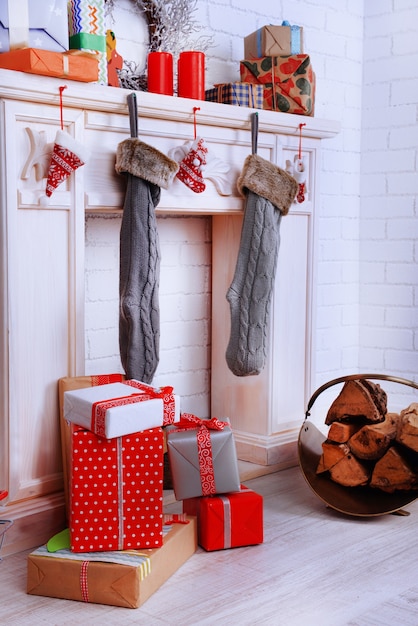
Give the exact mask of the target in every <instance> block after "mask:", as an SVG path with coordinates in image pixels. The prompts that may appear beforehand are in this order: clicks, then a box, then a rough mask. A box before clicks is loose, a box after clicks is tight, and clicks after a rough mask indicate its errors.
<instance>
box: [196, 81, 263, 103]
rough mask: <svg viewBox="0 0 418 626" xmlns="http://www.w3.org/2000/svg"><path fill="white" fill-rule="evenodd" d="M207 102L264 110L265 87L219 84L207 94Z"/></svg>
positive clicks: (245, 84)
mask: <svg viewBox="0 0 418 626" xmlns="http://www.w3.org/2000/svg"><path fill="white" fill-rule="evenodd" d="M205 100H207V101H209V102H223V103H224V104H235V105H237V106H244V107H251V108H253V109H262V108H263V86H262V85H256V84H254V83H241V82H238V81H237V82H234V83H219V84H217V85H215V86H214V87H213V88H212V89H207V90H206V92H205Z"/></svg>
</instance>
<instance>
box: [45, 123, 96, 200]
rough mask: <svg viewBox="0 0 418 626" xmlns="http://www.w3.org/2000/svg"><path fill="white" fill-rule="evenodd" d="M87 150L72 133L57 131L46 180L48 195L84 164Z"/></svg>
mask: <svg viewBox="0 0 418 626" xmlns="http://www.w3.org/2000/svg"><path fill="white" fill-rule="evenodd" d="M86 158H87V150H86V149H85V147H84V146H82V145H81V144H80V143H79V142H78V141H76V140H75V139H74V138H73V137H71V135H69V134H68V133H65V132H64V131H62V130H59V131H57V135H56V137H55V144H54V149H53V151H52V155H51V162H50V164H49V168H48V176H47V181H46V195H47V196H48V198H49V197H51V195H52V193H53V191H55V189H56V188H57V187H58V185H60V184H61V183H62V182H64V180H66V179H67V178H68V177H69V176H70V175H71V174H72V173H73V172H74V171H75V170H76V169H77V168H79V167H80V166H81V165H84V163H85V162H86Z"/></svg>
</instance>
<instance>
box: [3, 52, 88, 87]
mask: <svg viewBox="0 0 418 626" xmlns="http://www.w3.org/2000/svg"><path fill="white" fill-rule="evenodd" d="M0 67H2V68H4V69H6V70H18V71H20V72H27V73H28V74H40V75H42V76H55V77H57V78H66V79H70V80H79V81H81V82H85V83H89V82H97V79H98V75H99V70H98V60H97V58H94V57H93V56H92V55H90V54H72V53H71V52H68V53H61V52H50V51H49V50H39V49H37V48H22V49H21V50H11V51H10V52H3V53H2V54H0Z"/></svg>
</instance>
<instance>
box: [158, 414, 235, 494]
mask: <svg viewBox="0 0 418 626" xmlns="http://www.w3.org/2000/svg"><path fill="white" fill-rule="evenodd" d="M165 430H166V438H167V452H168V457H169V461H170V469H171V474H172V480H173V489H174V495H175V498H176V500H184V499H185V498H193V497H198V496H210V495H214V494H220V493H230V492H234V491H239V490H240V479H239V472H238V460H237V453H236V448H235V440H234V435H233V432H232V429H231V426H230V423H229V420H228V419H223V420H222V421H221V420H219V419H217V418H212V419H210V420H207V419H200V418H198V417H196V416H195V415H190V414H185V413H183V414H182V415H181V419H180V422H178V423H177V424H173V425H171V426H167V427H166V429H165Z"/></svg>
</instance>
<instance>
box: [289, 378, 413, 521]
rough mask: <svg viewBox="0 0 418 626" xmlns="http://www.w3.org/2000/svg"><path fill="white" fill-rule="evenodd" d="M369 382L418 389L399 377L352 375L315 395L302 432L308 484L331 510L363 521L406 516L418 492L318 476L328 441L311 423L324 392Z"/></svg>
mask: <svg viewBox="0 0 418 626" xmlns="http://www.w3.org/2000/svg"><path fill="white" fill-rule="evenodd" d="M365 379H376V380H386V381H390V382H394V383H399V384H402V385H407V386H409V387H413V388H414V389H418V383H415V382H413V381H410V380H406V379H404V378H398V377H395V376H386V375H385V374H351V375H348V376H342V377H341V378H335V379H334V380H331V381H329V382H328V383H325V384H324V385H322V386H321V387H319V389H317V390H316V391H315V393H314V394H313V395H312V397H311V399H310V400H309V402H308V407H307V410H306V413H305V421H304V423H303V424H302V427H301V429H300V431H299V439H298V455H299V465H300V468H301V470H302V473H303V475H304V477H305V479H306V481H307V483H308V484H309V486H310V487H311V489H312V490H313V491H314V492H315V493H316V495H317V496H318V497H319V498H320V499H321V500H322V501H323V502H325V504H326V505H327V506H329V507H331V508H333V509H336V510H337V511H339V512H341V513H346V514H347V515H354V516H360V517H371V516H377V515H385V514H387V513H399V514H405V512H403V511H401V509H402V507H404V506H406V505H407V504H410V503H411V502H413V501H414V500H415V499H416V498H418V489H415V490H408V491H401V490H399V491H395V492H394V493H386V492H384V491H380V490H379V489H374V488H372V487H344V486H342V485H339V484H338V483H335V482H334V481H332V480H331V478H329V476H328V475H327V472H325V473H324V474H317V473H316V469H317V467H318V462H319V459H320V456H321V454H322V443H323V442H324V441H325V439H326V437H325V436H324V434H323V433H322V432H321V431H320V430H319V429H318V428H317V427H316V426H315V425H314V424H313V423H312V422H311V421H310V420H309V419H308V418H309V416H310V410H311V408H312V407H313V404H314V402H315V400H316V399H317V398H318V396H319V395H320V394H321V393H322V392H323V391H325V390H326V389H328V388H329V387H332V386H333V385H336V384H338V383H345V382H347V381H349V380H365Z"/></svg>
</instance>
